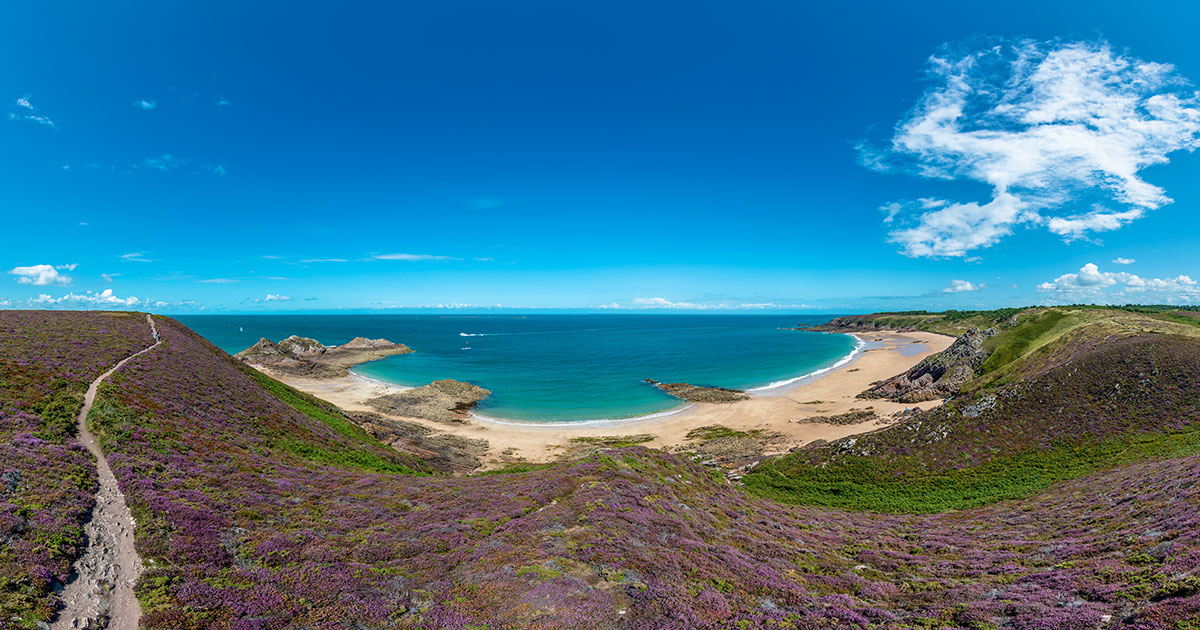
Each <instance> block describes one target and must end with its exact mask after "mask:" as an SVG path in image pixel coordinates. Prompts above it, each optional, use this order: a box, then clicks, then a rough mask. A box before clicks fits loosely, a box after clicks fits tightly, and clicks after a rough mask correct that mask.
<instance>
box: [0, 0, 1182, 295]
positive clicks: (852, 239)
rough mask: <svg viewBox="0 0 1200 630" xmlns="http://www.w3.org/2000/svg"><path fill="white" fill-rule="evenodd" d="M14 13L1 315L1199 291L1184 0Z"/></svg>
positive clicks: (255, 6) (81, 5) (2, 109)
mask: <svg viewBox="0 0 1200 630" xmlns="http://www.w3.org/2000/svg"><path fill="white" fill-rule="evenodd" d="M914 4H916V5H918V6H911V5H914ZM840 5H845V6H840ZM905 5H910V6H905ZM5 14H6V18H5V19H4V20H3V21H0V58H3V59H4V60H5V61H4V63H0V116H3V117H4V119H3V120H0V147H2V149H3V150H2V151H0V219H2V223H0V225H3V232H4V237H5V238H4V247H3V248H0V270H2V271H0V308H136V309H139V310H151V311H157V312H164V313H199V312H205V313H222V312H231V313H232V312H260V311H261V312H285V311H314V312H325V311H374V310H377V309H414V308H416V309H428V308H457V309H471V310H479V309H497V308H499V309H517V310H526V309H588V310H599V309H603V310H605V311H606V312H624V311H634V312H653V311H670V312H678V311H736V312H742V311H745V312H781V311H782V312H786V311H837V312H854V311H870V310H903V309H930V310H938V309H945V308H959V309H968V308H988V307H999V306H1013V305H1027V304H1054V303H1076V302H1097V303H1100V302H1109V303H1127V302H1139V303H1197V302H1200V286H1198V285H1197V281H1196V280H1194V279H1193V278H1197V279H1200V255H1198V254H1197V245H1200V213H1198V212H1197V209H1198V208H1200V177H1197V176H1196V175H1197V174H1198V173H1200V155H1197V154H1196V153H1195V151H1194V150H1195V149H1196V148H1197V146H1200V100H1198V97H1197V93H1196V89H1197V88H1196V85H1197V84H1196V81H1200V47H1197V46H1195V44H1194V36H1195V33H1196V32H1197V29H1198V28H1200V4H1197V3H1194V2H1145V3H1138V4H1137V5H1136V6H1134V5H1131V4H1129V3H1126V2H1107V1H1098V0H1090V1H1087V2H1044V1H1043V0H1039V1H1038V2H1020V1H1017V2H1004V3H981V2H980V3H963V2H923V3H886V2H858V3H801V2H791V1H789V2H784V1H749V2H739V3H729V2H703V1H695V0H689V1H687V2H682V1H680V2H644V1H641V2H625V1H621V0H608V1H605V2H582V3H579V2H572V3H563V2H521V1H518V2H509V3H494V2H463V1H457V0H447V1H443V2H436V3H415V2H346V3H327V2H325V3H317V2H295V1H290V2H256V3H242V2H239V3H233V2H221V1H212V2H205V3H190V4H184V3H162V2H123V3H117V4H104V3H94V2H55V3H46V2H40V3H33V2H29V3H12V4H11V6H7V7H6V8H5Z"/></svg>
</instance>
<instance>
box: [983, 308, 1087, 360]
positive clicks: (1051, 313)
mask: <svg viewBox="0 0 1200 630" xmlns="http://www.w3.org/2000/svg"><path fill="white" fill-rule="evenodd" d="M1066 317H1067V315H1066V314H1065V313H1063V312H1062V311H1058V310H1053V309H1051V310H1047V311H1043V312H1040V313H1036V314H1034V315H1032V316H1031V317H1029V318H1028V319H1026V320H1025V321H1022V322H1021V324H1020V325H1019V326H1014V327H1012V328H1007V329H1004V330H1003V331H1001V333H1000V334H998V335H996V336H995V337H992V338H991V339H988V340H987V341H986V342H984V348H985V349H987V350H989V351H990V352H991V354H990V355H989V356H988V358H987V360H986V361H984V362H983V366H982V367H981V369H980V372H981V373H982V374H989V373H991V372H995V371H996V370H998V369H999V368H1001V367H1004V366H1005V365H1008V364H1009V363H1012V362H1013V361H1015V360H1017V359H1019V358H1020V357H1021V356H1022V355H1024V354H1025V352H1026V351H1028V350H1029V349H1030V348H1034V347H1038V346H1040V345H1042V344H1044V343H1045V342H1046V339H1045V338H1046V337H1047V336H1048V335H1047V333H1049V332H1050V331H1051V329H1053V328H1054V327H1055V326H1057V325H1058V324H1059V323H1060V322H1062V321H1063V319H1065V318H1066Z"/></svg>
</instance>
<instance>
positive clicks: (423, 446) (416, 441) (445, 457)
mask: <svg viewBox="0 0 1200 630" xmlns="http://www.w3.org/2000/svg"><path fill="white" fill-rule="evenodd" d="M350 417H351V419H353V420H354V422H355V423H357V424H358V425H359V426H361V427H362V428H363V429H365V430H366V431H367V433H370V434H371V436H372V437H374V438H375V439H377V440H379V441H380V442H382V443H384V444H387V445H388V446H390V447H392V448H394V449H396V450H397V451H400V452H401V453H406V454H408V455H414V456H416V457H419V458H421V459H422V460H424V461H425V462H426V463H428V464H429V465H430V466H433V467H434V468H435V469H437V470H438V471H439V472H443V473H449V474H465V473H469V472H472V471H474V470H476V469H478V468H479V467H480V466H482V465H483V461H482V459H481V458H482V457H483V456H484V455H485V454H486V453H487V451H488V448H489V444H488V441H487V440H475V439H471V438H467V437H462V436H459V435H452V434H449V433H434V431H433V429H430V428H429V427H427V426H425V425H423V424H418V423H416V422H405V421H403V420H396V419H395V418H388V417H385V416H381V415H379V414H377V413H369V412H360V413H353V414H350Z"/></svg>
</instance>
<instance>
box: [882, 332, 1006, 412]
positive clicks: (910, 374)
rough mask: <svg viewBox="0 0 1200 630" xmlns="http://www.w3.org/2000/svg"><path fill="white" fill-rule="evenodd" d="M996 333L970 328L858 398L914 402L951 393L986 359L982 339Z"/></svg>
mask: <svg viewBox="0 0 1200 630" xmlns="http://www.w3.org/2000/svg"><path fill="white" fill-rule="evenodd" d="M996 334H997V330H996V329H995V328H988V329H985V330H979V329H977V328H972V329H971V330H968V331H967V332H965V333H963V335H962V336H961V337H959V338H958V339H956V340H954V343H952V344H950V347H949V348H946V349H945V350H943V351H942V352H940V353H938V354H935V355H933V356H931V357H929V358H927V359H925V360H924V361H921V362H920V363H918V364H916V365H914V366H913V367H912V368H910V369H909V370H908V371H907V372H905V373H903V374H899V375H897V376H893V377H892V378H889V379H887V380H886V381H883V382H882V383H879V384H878V385H876V386H874V387H872V388H871V389H868V390H867V391H865V392H863V393H861V394H859V398H887V399H889V400H894V401H896V402H902V403H917V402H922V401H926V400H934V399H937V398H947V397H949V396H952V395H954V394H956V393H958V390H959V389H960V388H961V387H962V386H963V384H965V383H966V382H967V381H969V380H971V379H972V378H973V377H974V376H975V374H976V372H977V371H978V370H979V367H980V366H981V365H983V362H984V361H985V360H986V359H987V358H988V351H987V350H984V349H983V342H984V341H985V340H986V339H988V338H989V337H993V336H995V335H996Z"/></svg>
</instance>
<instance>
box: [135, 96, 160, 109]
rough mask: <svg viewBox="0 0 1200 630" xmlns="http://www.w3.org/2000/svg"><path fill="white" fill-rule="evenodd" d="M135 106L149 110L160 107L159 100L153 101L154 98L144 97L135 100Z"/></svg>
mask: <svg viewBox="0 0 1200 630" xmlns="http://www.w3.org/2000/svg"><path fill="white" fill-rule="evenodd" d="M133 106H134V107H137V108H138V109H142V110H145V111H149V110H151V109H157V108H158V101H152V100H147V99H144V98H142V99H138V100H136V101H134V102H133Z"/></svg>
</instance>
